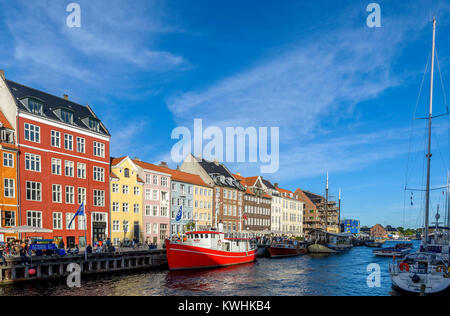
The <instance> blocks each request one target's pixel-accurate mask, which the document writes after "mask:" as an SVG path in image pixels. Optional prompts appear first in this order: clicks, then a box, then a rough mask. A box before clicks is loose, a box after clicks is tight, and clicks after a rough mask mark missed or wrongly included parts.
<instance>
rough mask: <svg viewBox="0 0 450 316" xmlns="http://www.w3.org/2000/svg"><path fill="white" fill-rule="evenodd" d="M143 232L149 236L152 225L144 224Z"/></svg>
mask: <svg viewBox="0 0 450 316" xmlns="http://www.w3.org/2000/svg"><path fill="white" fill-rule="evenodd" d="M145 232H146V233H147V234H151V233H152V224H150V223H147V224H145Z"/></svg>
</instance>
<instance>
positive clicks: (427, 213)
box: [424, 18, 436, 244]
mask: <svg viewBox="0 0 450 316" xmlns="http://www.w3.org/2000/svg"><path fill="white" fill-rule="evenodd" d="M435 39H436V18H434V19H433V48H432V51H431V80H430V110H429V114H428V153H427V188H426V196H425V236H424V237H425V244H426V243H427V242H428V226H429V216H430V173H431V170H430V169H431V122H432V119H433V79H434V78H433V75H434V52H435Z"/></svg>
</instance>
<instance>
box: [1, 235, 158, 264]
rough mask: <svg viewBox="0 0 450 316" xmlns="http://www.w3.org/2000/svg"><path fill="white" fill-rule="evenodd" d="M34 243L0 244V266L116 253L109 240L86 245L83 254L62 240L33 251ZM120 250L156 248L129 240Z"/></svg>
mask: <svg viewBox="0 0 450 316" xmlns="http://www.w3.org/2000/svg"><path fill="white" fill-rule="evenodd" d="M35 242H36V241H33V240H31V239H26V240H24V241H20V240H14V241H7V242H5V243H1V244H0V264H1V265H2V266H5V265H6V259H7V258H17V257H20V262H21V264H22V265H29V263H30V258H32V257H33V256H36V257H41V256H66V255H79V254H80V253H84V251H86V252H87V253H88V254H92V253H114V252H116V251H117V249H116V247H115V246H114V245H113V244H112V243H111V240H110V238H108V239H107V240H106V241H103V240H99V241H95V242H94V243H93V245H91V244H88V245H87V247H86V249H85V250H84V249H83V252H81V251H80V248H79V246H78V245H73V246H71V247H66V245H65V244H64V240H63V239H56V240H54V241H53V243H52V244H50V245H51V247H45V248H46V249H40V248H39V247H36V248H37V249H33V247H32V245H33V243H35ZM119 246H120V250H122V251H123V249H125V248H132V249H133V250H138V249H142V248H144V249H156V248H157V246H156V245H155V244H153V243H150V242H149V241H146V242H145V243H144V244H141V243H139V241H137V240H131V241H127V242H125V243H124V242H122V243H121V244H120V245H119Z"/></svg>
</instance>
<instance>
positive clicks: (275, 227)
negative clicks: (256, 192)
mask: <svg viewBox="0 0 450 316" xmlns="http://www.w3.org/2000/svg"><path fill="white" fill-rule="evenodd" d="M271 209H272V210H271V215H272V220H271V230H272V231H274V232H281V231H282V209H283V200H282V198H281V197H280V196H276V195H273V196H272V201H271Z"/></svg>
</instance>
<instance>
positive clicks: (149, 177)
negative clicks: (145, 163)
mask: <svg viewBox="0 0 450 316" xmlns="http://www.w3.org/2000/svg"><path fill="white" fill-rule="evenodd" d="M151 179H152V177H151V176H150V175H149V174H146V175H145V183H147V184H150V181H151Z"/></svg>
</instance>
